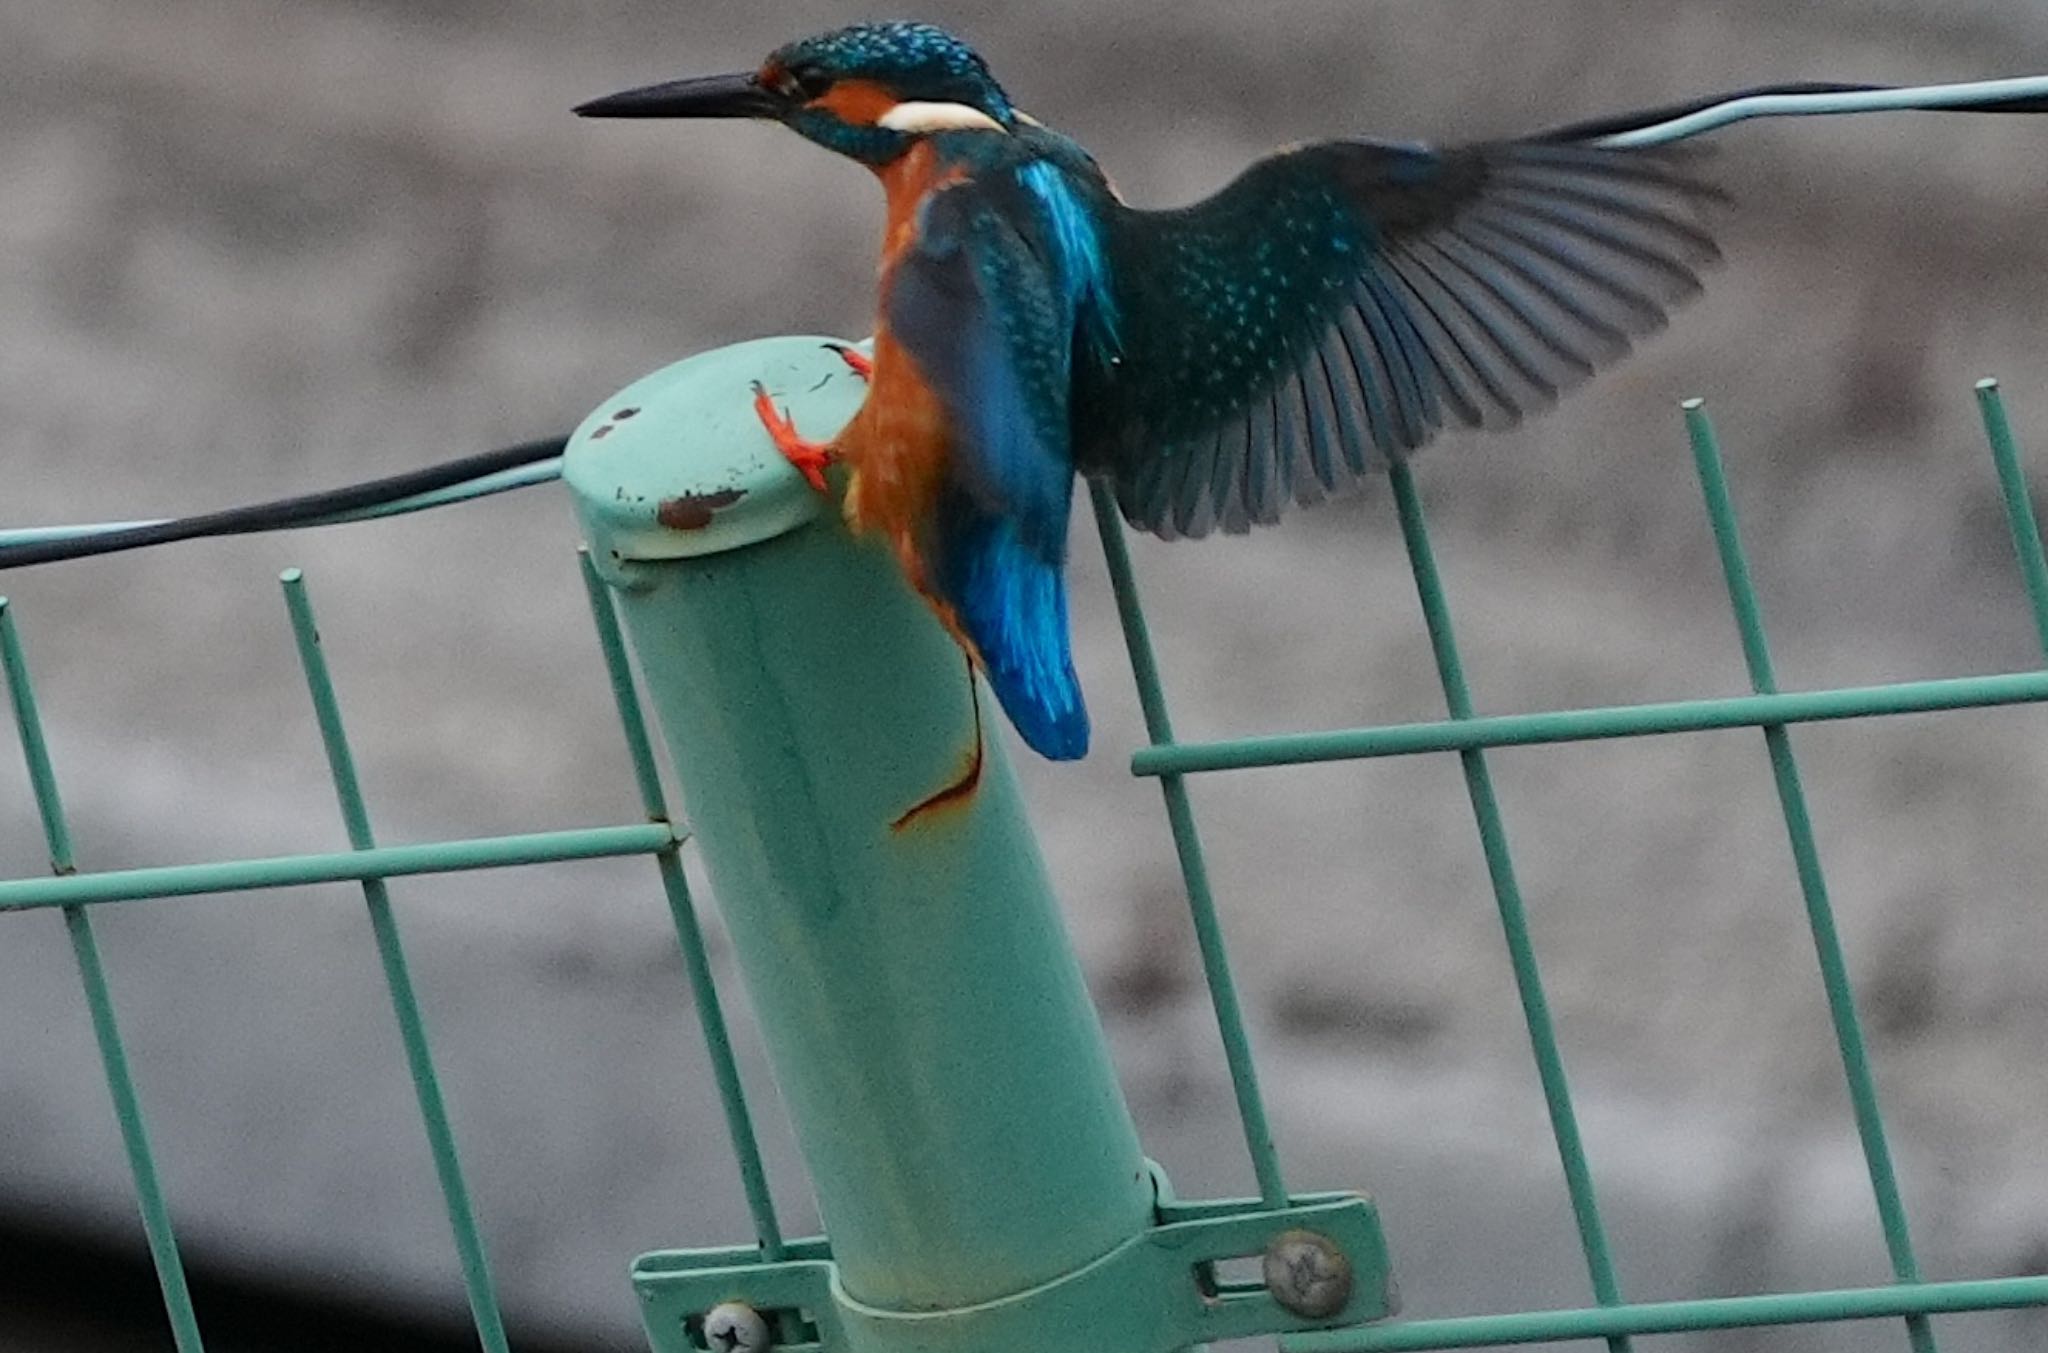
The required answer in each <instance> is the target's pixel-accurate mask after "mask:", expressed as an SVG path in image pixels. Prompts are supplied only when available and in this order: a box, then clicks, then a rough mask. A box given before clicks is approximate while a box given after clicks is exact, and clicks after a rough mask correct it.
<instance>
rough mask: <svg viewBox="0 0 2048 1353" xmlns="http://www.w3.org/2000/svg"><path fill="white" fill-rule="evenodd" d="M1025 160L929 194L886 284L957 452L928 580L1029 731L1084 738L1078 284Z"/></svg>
mask: <svg viewBox="0 0 2048 1353" xmlns="http://www.w3.org/2000/svg"><path fill="white" fill-rule="evenodd" d="M1028 191H1029V190H1028V189H1026V188H1025V187H1024V186H1023V185H1022V184H1021V183H1020V182H1019V181H1018V180H1017V179H1016V178H1015V177H1014V176H1010V175H1004V176H1003V177H1002V178H1001V179H999V180H970V181H966V182H962V183H958V184H955V185H953V186H951V187H947V188H942V189H940V190H938V191H937V192H935V193H933V194H932V195H931V196H930V197H929V198H927V199H926V201H925V203H924V205H923V206H922V208H921V209H920V212H919V217H918V222H917V226H918V234H917V238H916V241H915V243H914V244H913V245H912V246H911V248H910V250H909V251H908V252H907V253H906V254H905V255H904V256H903V257H902V258H900V259H899V260H898V262H897V263H896V266H895V268H894V270H893V271H892V273H891V280H890V283H889V289H888V293H887V295H886V296H885V298H884V310H885V316H886V318H887V321H888V325H889V330H890V333H891V334H892V335H893V336H894V337H895V339H896V341H897V342H898V343H899V344H900V345H901V346H902V347H903V349H904V351H905V352H907V353H908V354H909V355H910V357H911V359H912V360H913V361H914V362H915V363H916V365H917V368H918V370H919V372H920V374H922V375H923V376H924V378H925V380H926V381H927V382H929V384H930V385H931V387H932V389H933V391H934V393H936V394H937V396H938V397H939V400H940V402H941V404H942V405H943V406H944V407H945V410H946V413H947V417H948V422H949V425H950V429H951V432H952V440H953V446H952V456H951V460H950V462H949V465H948V469H947V480H946V484H945V486H944V488H943V489H942V491H941V494H940V500H939V503H938V510H937V512H936V514H935V517H934V520H933V521H932V523H931V525H930V528H929V530H928V532H927V536H926V538H925V539H923V540H922V541H920V542H919V548H920V551H921V553H922V554H923V556H924V559H925V563H926V567H927V572H928V577H929V579H930V582H931V585H932V587H933V588H934V590H935V591H937V592H938V594H939V595H940V597H941V598H942V599H943V600H944V601H946V602H947V603H948V604H949V605H950V606H951V607H952V608H953V611H954V614H955V616H956V617H957V619H958V620H959V623H960V625H961V627H962V628H963V629H964V630H966V632H967V634H968V637H970V638H971V639H973V641H974V644H975V647H976V648H977V649H978V650H979V653H980V657H981V660H982V667H983V670H984V671H985V672H986V674H987V676H988V681H989V686H990V688H991V689H993V690H994V691H995V693H996V697H997V699H999V700H1000V701H1001V702H1002V705H1003V709H1004V712H1005V713H1007V714H1008V715H1009V716H1010V721H1011V722H1012V723H1013V724H1015V725H1016V727H1017V730H1018V732H1019V733H1021V734H1022V735H1023V737H1024V740H1025V741H1026V742H1027V743H1029V744H1030V745H1031V747H1032V748H1033V749H1034V750H1036V751H1038V752H1039V753H1041V754H1042V755H1045V756H1048V757H1052V758H1054V759H1071V758H1074V757H1078V756H1081V755H1082V754H1083V753H1085V752H1086V751H1087V749H1088V714H1087V710H1086V709H1085V707H1084V706H1083V704H1082V701H1081V689H1080V683H1079V681H1078V679H1077V678H1076V677H1075V675H1074V666H1073V660H1072V658H1071V656H1070V654H1069V648H1068V637H1067V597H1066V585H1065V582H1064V580H1063V577H1062V569H1063V566H1064V564H1065V562H1066V549H1067V546H1066V541H1067V517H1068V512H1069V509H1070V506H1071V503H1072V496H1073V482H1074V467H1073V460H1072V456H1071V453H1070V449H1069V435H1068V407H1069V394H1070V388H1069V387H1070V384H1071V379H1072V376H1071V350H1072V343H1073V335H1074V323H1075V314H1076V296H1075V292H1074V290H1073V289H1072V288H1071V287H1070V286H1069V284H1068V279H1067V278H1066V277H1065V276H1064V275H1063V272H1062V269H1061V267H1060V257H1061V256H1060V255H1059V253H1058V247H1057V244H1056V243H1055V242H1054V241H1052V240H1051V239H1050V238H1049V237H1048V236H1047V235H1046V234H1045V232H1044V230H1043V229H1042V228H1041V227H1042V222H1041V221H1040V220H1039V219H1038V217H1037V213H1036V211H1035V209H1034V208H1033V205H1032V203H1033V199H1032V198H1031V197H1029V196H1025V195H1023V194H1027V193H1028Z"/></svg>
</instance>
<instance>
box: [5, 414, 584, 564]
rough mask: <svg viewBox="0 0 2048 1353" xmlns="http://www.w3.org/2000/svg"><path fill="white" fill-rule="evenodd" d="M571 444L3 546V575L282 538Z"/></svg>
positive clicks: (554, 440) (540, 445)
mask: <svg viewBox="0 0 2048 1353" xmlns="http://www.w3.org/2000/svg"><path fill="white" fill-rule="evenodd" d="M568 442H569V439H568V438H567V437H547V438H543V439H541V440H539V441H532V442H521V443H520V444H519V445H517V446H507V447H502V448H500V449H498V450H496V451H486V452H484V453H482V454H481V455H475V456H463V457H462V458H460V459H458V460H449V461H442V462H441V463H440V464H438V465H428V466H425V467H423V468H421V469H418V470H408V471H406V472H405V473H404V474H395V475H389V476H387V477H385V478H383V479H370V480H365V481H363V482H362V483H359V484H345V485H343V486H342V487H340V488H335V489H323V490H321V491H320V492H318V493H304V494H300V495H298V496H297V497H295V498H278V499H274V500H273V501H271V502H267V503H251V504H248V505H247V506H244V507H230V508H226V509H224V510H222V511H219V512H204V513H201V514H199V515H198V516H193V517H178V518H175V519H173V520H171V521H162V522H155V523H152V524H150V525H148V526H131V527H127V528H125V529H123V530H119V531H103V532H100V533H99V534H97V535H89V536H76V537H73V538H71V539H67V540H32V541H24V542H21V543H19V544H14V545H0V570H4V569H10V568H27V567H28V566H30V565H31V564H53V563H56V562H57V561H58V560H62V559H83V558H85V557H87V556H89V555H95V554H114V553H116V552H118V551H121V550H134V549H140V548H141V547H143V546H145V545H162V544H165V543H167V542H169V541H173V540H193V539H196V538H198V537H201V536H233V535H247V534H250V533H251V532H256V531H277V530H282V529H284V528H285V527H289V526H303V525H305V524H306V523H308V522H311V521H317V520H319V519H321V518H324V517H332V516H335V515H337V514H339V513H343V512H357V511H361V510H363V509H365V508H372V507H382V506H383V505H384V504H386V503H393V502H396V501H398V500H399V499H400V498H410V497H412V496H413V495H414V494H417V493H432V492H433V491H434V490H436V489H445V488H448V487H450V486H452V485H455V484H464V483H467V482H469V481H470V480H472V479H481V478H483V477H484V476H485V475H491V474H498V473H500V472H502V471H505V470H516V469H518V468H519V467H520V466H522V465H531V464H533V463H534V462H535V461H542V460H549V459H552V458H553V457H555V456H559V455H561V454H562V451H563V448H564V447H566V446H567V445H568Z"/></svg>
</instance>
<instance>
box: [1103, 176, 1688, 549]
mask: <svg viewBox="0 0 2048 1353" xmlns="http://www.w3.org/2000/svg"><path fill="white" fill-rule="evenodd" d="M1698 159H1699V157H1698V154H1697V152H1694V151H1684V152H1680V151H1674V150H1670V149H1655V150H1621V149H1609V148H1603V147H1597V146H1589V145H1578V144H1571V143H1560V142H1553V141H1541V140H1533V141H1508V142H1499V143H1490V144H1484V145H1477V146H1471V147H1466V148H1461V149H1454V150H1446V151H1434V150H1428V149H1424V148H1420V147H1410V146H1398V145H1389V144H1382V143H1377V142H1367V141H1332V142H1323V143H1319V144H1316V145H1311V146H1306V147H1303V148H1301V149H1299V150H1294V151H1288V152H1284V153H1281V154H1278V155H1274V156H1271V157H1269V158H1267V159H1264V160H1261V161H1259V162H1258V163H1257V164H1254V165H1253V166H1252V167H1251V168H1250V169H1249V170H1247V171H1246V172H1245V173H1244V174H1243V175H1241V176H1240V177H1239V178H1238V179H1236V180H1235V181H1234V182H1232V183H1231V184H1230V185H1229V186H1227V187H1225V188H1224V189H1223V190H1222V191H1220V192H1218V193H1217V194H1216V195H1215V196H1213V197H1211V198H1209V199H1207V200H1206V201H1203V202H1200V203H1197V204H1195V205H1194V206H1191V207H1188V208H1185V209H1182V210H1179V211H1168V212H1146V211H1128V210H1126V211H1123V212H1121V213H1119V214H1117V215H1116V216H1115V217H1114V218H1113V219H1114V229H1115V231H1116V234H1115V236H1114V241H1113V251H1112V254H1113V258H1114V260H1115V264H1116V267H1115V271H1114V285H1113V292H1112V294H1113V296H1114V301H1115V306H1116V309H1117V331H1118V334H1119V337H1120V340H1121V343H1122V351H1121V361H1120V362H1119V363H1118V364H1116V365H1114V366H1108V367H1105V368H1103V369H1102V371H1101V372H1100V373H1099V374H1098V375H1097V376H1096V378H1095V380H1094V383H1093V384H1092V385H1091V386H1090V387H1089V389H1088V399H1087V403H1086V405H1085V413H1086V416H1085V417H1084V418H1082V419H1081V420H1080V422H1079V427H1078V432H1079V434H1080V435H1081V436H1082V437H1083V438H1084V440H1083V441H1082V443H1081V445H1080V446H1079V447H1078V448H1077V450H1078V453H1079V454H1078V455H1077V461H1078V462H1079V464H1080V466H1081V468H1082V469H1083V470H1084V471H1087V472H1089V473H1095V474H1107V475H1108V476H1110V478H1111V479H1112V481H1113V482H1114V485H1115V488H1116V494H1117V500H1118V502H1119V504H1120V505H1121V507H1122V509H1123V513H1124V516H1125V517H1126V518H1127V519H1128V520H1129V521H1130V522H1131V523H1133V524H1134V525H1136V526H1139V527H1142V528H1144V529H1146V530H1149V531H1152V532H1155V533H1157V534H1159V535H1161V536H1165V537H1169V538H1171V537H1174V536H1200V535H1205V534H1207V533H1208V532H1209V531H1210V530H1212V529H1214V528H1216V527H1218V526H1220V527H1222V529H1224V530H1226V531H1243V530H1246V529H1248V528H1249V527H1250V525H1251V524H1252V523H1254V522H1257V523H1266V522H1272V521H1274V520H1277V519H1278V517H1279V515H1280V512H1281V510H1282V508H1283V507H1284V506H1285V505H1286V504H1287V503H1288V502H1290V501H1292V502H1299V503H1309V502H1314V501H1316V500H1318V499H1320V498H1322V497H1324V496H1325V495H1327V494H1329V493H1332V492H1335V491H1337V490H1339V489H1341V488H1343V487H1345V486H1346V485H1347V484H1349V483H1351V482H1353V481H1355V480H1357V479H1359V478H1360V477H1362V476H1365V475H1368V474H1371V473H1373V472H1374V471H1376V470H1379V469H1382V468H1384V467H1385V465H1386V464H1387V462H1388V461H1390V460H1394V459H1399V458H1401V457H1404V456H1406V455H1407V454H1408V453H1409V452H1411V451H1413V450H1415V449H1416V448H1418V447H1420V446H1422V445H1423V444H1424V443H1426V442H1428V441H1429V440H1430V438H1431V437H1433V436H1434V435H1435V434H1436V433H1437V431H1438V430H1439V429H1440V428H1442V427H1443V426H1444V425H1445V423H1447V422H1451V423H1459V424H1463V425H1465V426H1468V427H1500V426H1504V425H1507V424H1510V423H1513V422H1515V421H1516V420H1517V419H1519V418H1520V417H1521V416H1522V415H1523V414H1525V413H1528V412H1531V411H1534V410H1537V409H1540V408H1543V407H1546V406H1547V405H1549V404H1550V403H1552V402H1553V401H1554V400H1555V399H1556V398H1557V396H1558V395H1559V394H1560V393H1561V392H1562V391H1564V390H1566V389H1568V388H1570V387H1571V386H1573V385H1575V384H1577V383H1578V382H1580V381H1582V380H1584V379H1585V378H1586V377H1588V376H1590V375H1591V374H1592V373H1593V372H1594V370H1596V369H1597V368H1599V367H1600V366H1602V365H1604V364H1606V363H1609V362H1612V361H1614V360H1615V359H1617V358H1619V357H1620V356H1622V355H1623V354H1624V353H1626V352H1627V351H1628V350H1629V345H1630V340H1631V339H1633V338H1636V337H1638V336H1640V335H1643V334H1646V333H1649V332H1651V331H1652V330H1655V329H1658V328H1660V327H1662V325H1663V324H1664V320H1665V312H1666V310H1667V309H1668V308H1669V307H1670V306H1672V305H1673V304H1675V303H1677V302H1679V301H1681V300H1684V299H1685V298H1687V297H1689V296H1691V295H1692V294H1694V293H1695V292H1697V291H1698V290H1699V285H1700V284H1699V277H1698V270H1699V269H1700V268H1701V267H1703V266H1704V265H1707V264H1709V263H1711V262H1713V261H1714V260H1715V259H1716V258H1717V257H1718V251H1717V250H1716V248H1715V246H1714V242H1713V240H1712V238H1711V237H1710V236H1709V235H1708V233H1707V232H1706V230H1705V228H1704V226H1703V224H1702V222H1701V215H1702V212H1703V211H1704V210H1705V209H1706V208H1707V207H1708V206H1709V205H1710V204H1712V203H1714V202H1717V201H1719V200H1720V199H1721V195H1720V194H1719V193H1718V192H1717V191H1716V190H1715V189H1713V188H1711V187H1710V186H1708V185H1707V184H1706V183H1705V182H1704V181H1702V180H1701V178H1700V177H1699V176H1698V172H1697V165H1698Z"/></svg>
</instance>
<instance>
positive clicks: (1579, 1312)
mask: <svg viewBox="0 0 2048 1353" xmlns="http://www.w3.org/2000/svg"><path fill="white" fill-rule="evenodd" d="M2023 1306H2048V1276H2029V1277H2023V1278H1989V1279H1983V1280H1978V1281H1970V1282H1945V1283H1912V1284H1900V1285H1895V1286H1891V1287H1857V1288H1846V1289H1838V1290H1835V1291H1826V1292H1782V1293H1770V1294H1768V1295H1764V1296H1754V1297H1710V1298H1706V1299H1702V1300H1696V1301H1660V1302H1647V1303H1638V1304H1636V1305H1630V1306H1614V1307H1607V1308H1602V1309H1591V1308H1580V1309H1576V1310H1563V1311H1521V1312H1517V1313H1515V1314H1513V1315H1474V1316H1457V1317H1453V1318H1450V1319H1444V1320H1405V1321H1398V1322H1395V1323H1391V1324H1383V1325H1368V1326H1365V1327H1363V1328H1359V1329H1349V1330H1329V1331H1325V1332H1320V1333H1315V1334H1294V1335H1287V1336H1284V1337H1283V1338H1282V1339H1281V1341H1280V1346H1281V1348H1282V1350H1284V1353H1418V1351H1419V1350H1422V1349H1444V1348H1484V1347H1489V1346H1492V1345H1497V1344H1547V1343H1563V1342H1566V1341H1568V1340H1572V1339H1604V1338H1612V1337H1614V1336H1615V1335H1625V1334H1626V1335H1632V1334H1688V1333H1694V1332H1697V1331H1701V1330H1729V1329H1750V1328H1755V1327H1759V1326H1766V1325H1807V1324H1814V1323H1817V1322H1820V1321H1835V1320H1879V1319H1886V1318H1897V1317H1900V1316H1915V1315H1953V1314H1959V1313H1962V1312H1966V1311H2008V1310H2012V1309H2015V1308H2017V1307H2023Z"/></svg>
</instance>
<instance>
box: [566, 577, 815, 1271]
mask: <svg viewBox="0 0 2048 1353" xmlns="http://www.w3.org/2000/svg"><path fill="white" fill-rule="evenodd" d="M576 562H577V564H578V566H579V568H580V569H581V571H582V574H583V589H584V592H585V593H586V595H587V596H588V597H589V599H590V615H591V619H592V620H593V621H595V622H596V625H597V643H598V647H599V649H601V650H602V651H603V653H604V666H605V672H606V674H607V675H608V676H609V677H610V678H611V685H612V698H613V700H614V701H616V702H617V704H618V710H619V724H620V726H621V727H622V728H623V729H624V730H625V735H626V752H627V754H628V755H629V756H630V757H631V758H632V761H633V776H634V779H635V781H636V782H637V783H638V785H639V787H640V806H641V807H642V808H644V809H646V810H647V816H648V817H649V818H651V819H652V820H654V821H656V822H667V821H669V811H668V798H667V795H666V794H664V793H663V792H662V788H661V771H660V769H659V768H658V767H657V766H656V764H655V760H654V746H653V744H652V743H651V742H650V741H649V740H648V737H647V719H646V716H645V715H644V714H643V713H642V712H641V709H640V698H639V695H638V694H637V693H636V692H635V690H634V687H633V670H632V667H631V665H630V664H629V663H628V662H627V661H626V644H625V639H624V636H623V635H621V633H620V632H619V617H618V612H617V611H616V610H614V609H613V607H612V600H611V595H610V594H609V593H608V592H607V591H606V590H605V586H604V580H603V579H602V578H600V577H598V576H597V567H596V565H594V564H592V563H591V562H590V551H589V550H587V549H585V550H578V551H577V552H576ZM678 850H679V847H676V846H671V847H670V848H669V849H667V850H664V851H662V852H661V853H660V854H659V855H656V856H655V857H654V860H655V865H656V867H657V868H658V869H659V870H660V871H661V890H662V893H663V895H664V896H666V897H667V898H668V909H669V915H670V917H671V918H672V919H673V921H674V923H675V928H676V941H677V943H678V944H680V945H681V946H682V951H683V966H684V968H685V969H686V970H687V972H688V974H689V980H690V997H691V999H692V1000H693V1001H695V1003H696V1006H697V1023H698V1026H699V1027H700V1029H701V1030H702V1031H703V1034H704V1043H705V1048H706V1050H707V1052H708V1054H709V1056H710V1058H711V1074H712V1076H713V1078H715V1079H716V1080H717V1082H718V1099H719V1103H720V1104H722V1105H723V1106H724V1108H725V1127H726V1132H727V1134H728V1135H729V1136H730V1137H731V1138H732V1150H733V1156H734V1157H735V1159H736V1160H737V1161H738V1164H739V1170H740V1187H741V1188H742V1189H743V1190H744V1191H745V1193H746V1197H747V1210H748V1212H750V1213H751V1214H752V1215H753V1219H754V1235H755V1237H756V1238H757V1239H758V1240H759V1242H760V1245H761V1257H762V1259H764V1260H766V1261H768V1262H770V1263H774V1262H776V1261H779V1260H780V1259H781V1258H782V1257H783V1244H782V1225H781V1223H780V1222H779V1221H777V1220H776V1216H775V1200H774V1198H773V1197H771V1196H770V1195H769V1192H768V1175H767V1172H766V1171H765V1170H764V1169H763V1168H762V1166H761V1148H760V1145H759V1143H758V1142H757V1140H756V1139H755V1136H754V1121H753V1115H752V1114H751V1113H750V1112H749V1111H748V1108H747V1094H746V1090H745V1088H744V1087H743V1086H742V1085H741V1084H740V1073H739V1067H738V1065H737V1064H736V1063H735V1061H734V1059H733V1052H732V1039H731V1037H730V1035H729V1034H728V1033H727V1030H726V1024H725V1009H724V1007H723V1006H722V1005H721V1004H720V1003H719V1000H718V988H717V986H716V985H715V984H714V983H713V981H712V977H711V961H710V958H709V957H708V956H707V955H706V953H705V950H704V931H703V928H702V927H701V926H700V925H699V924H698V922H697V907H696V903H695V902H694V901H693V899H692V898H691V897H690V885H689V881H688V880H687V879H686V878H684V876H683V866H682V861H681V860H680V859H679V858H678Z"/></svg>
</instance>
